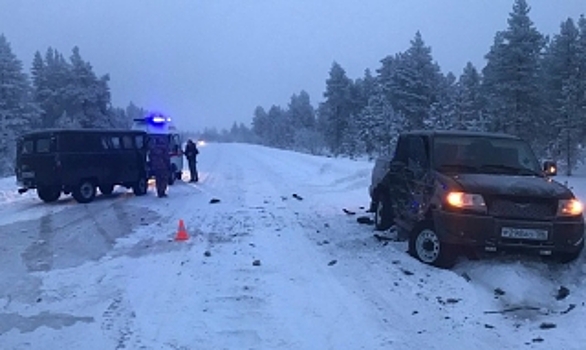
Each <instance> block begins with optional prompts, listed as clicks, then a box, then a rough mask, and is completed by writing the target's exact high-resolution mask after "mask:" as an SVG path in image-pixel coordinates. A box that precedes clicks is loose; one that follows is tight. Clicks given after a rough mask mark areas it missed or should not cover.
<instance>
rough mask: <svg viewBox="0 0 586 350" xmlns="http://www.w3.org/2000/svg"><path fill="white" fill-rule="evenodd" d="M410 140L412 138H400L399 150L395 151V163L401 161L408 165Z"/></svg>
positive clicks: (398, 142)
mask: <svg viewBox="0 0 586 350" xmlns="http://www.w3.org/2000/svg"><path fill="white" fill-rule="evenodd" d="M409 139H410V137H400V138H399V140H398V141H397V148H396V151H395V156H394V157H393V161H399V162H402V163H404V164H407V160H408V157H409Z"/></svg>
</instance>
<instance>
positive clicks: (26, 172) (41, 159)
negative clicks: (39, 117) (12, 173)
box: [16, 133, 61, 188]
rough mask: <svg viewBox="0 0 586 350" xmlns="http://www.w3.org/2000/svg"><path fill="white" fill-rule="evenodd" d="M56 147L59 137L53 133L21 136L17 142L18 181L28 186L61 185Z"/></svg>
mask: <svg viewBox="0 0 586 350" xmlns="http://www.w3.org/2000/svg"><path fill="white" fill-rule="evenodd" d="M56 147H57V138H56V136H55V135H53V134H49V133H48V134H35V135H30V136H24V137H23V138H21V139H20V140H19V142H18V144H17V156H16V178H17V182H18V183H19V184H20V185H21V186H23V187H26V188H36V187H37V186H38V185H41V186H47V185H51V186H53V185H59V184H60V183H61V178H60V177H61V171H60V170H61V169H60V160H59V157H58V156H57V154H56V152H55V151H56Z"/></svg>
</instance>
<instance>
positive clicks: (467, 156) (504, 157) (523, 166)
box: [433, 136, 542, 176]
mask: <svg viewBox="0 0 586 350" xmlns="http://www.w3.org/2000/svg"><path fill="white" fill-rule="evenodd" d="M433 165H434V168H435V169H436V170H438V171H442V172H457V173H486V174H509V175H538V176H542V172H541V169H540V166H539V162H538V161H537V158H536V157H535V154H534V153H533V151H532V150H531V147H529V145H528V144H527V143H526V142H524V141H521V140H515V139H507V138H490V137H478V136H469V137H466V136H458V137H453V136H451V137H441V136H440V137H436V138H435V139H434V152H433Z"/></svg>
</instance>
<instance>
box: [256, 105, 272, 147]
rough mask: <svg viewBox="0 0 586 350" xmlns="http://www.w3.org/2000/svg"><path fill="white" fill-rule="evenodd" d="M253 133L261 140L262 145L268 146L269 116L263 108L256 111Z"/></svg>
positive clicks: (257, 108) (259, 107)
mask: <svg viewBox="0 0 586 350" xmlns="http://www.w3.org/2000/svg"><path fill="white" fill-rule="evenodd" d="M252 132H253V133H254V134H255V135H256V136H257V137H258V138H259V140H260V141H261V143H262V144H264V145H267V142H268V136H269V133H270V129H269V115H268V114H267V112H266V111H265V110H264V108H262V107H261V106H257V107H256V108H255V110H254V116H253V118H252Z"/></svg>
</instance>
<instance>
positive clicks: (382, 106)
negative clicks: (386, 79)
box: [356, 84, 405, 157]
mask: <svg viewBox="0 0 586 350" xmlns="http://www.w3.org/2000/svg"><path fill="white" fill-rule="evenodd" d="M356 121H357V122H356V124H357V128H358V130H359V134H358V140H359V141H360V144H361V149H362V150H363V151H364V152H365V153H366V154H367V155H368V156H369V157H375V156H379V155H389V154H391V151H392V150H393V149H394V145H395V143H396V141H397V138H398V135H399V133H400V132H401V131H403V129H404V126H405V120H404V118H403V117H402V116H401V115H400V114H399V113H396V112H395V111H394V109H393V106H392V105H391V103H390V101H389V100H388V98H387V96H386V94H385V91H384V87H383V86H382V85H379V84H377V85H375V90H374V92H373V94H372V95H371V97H370V99H369V101H368V105H367V106H366V108H364V109H363V111H362V112H361V113H360V114H359V115H358V116H357V118H356Z"/></svg>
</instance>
